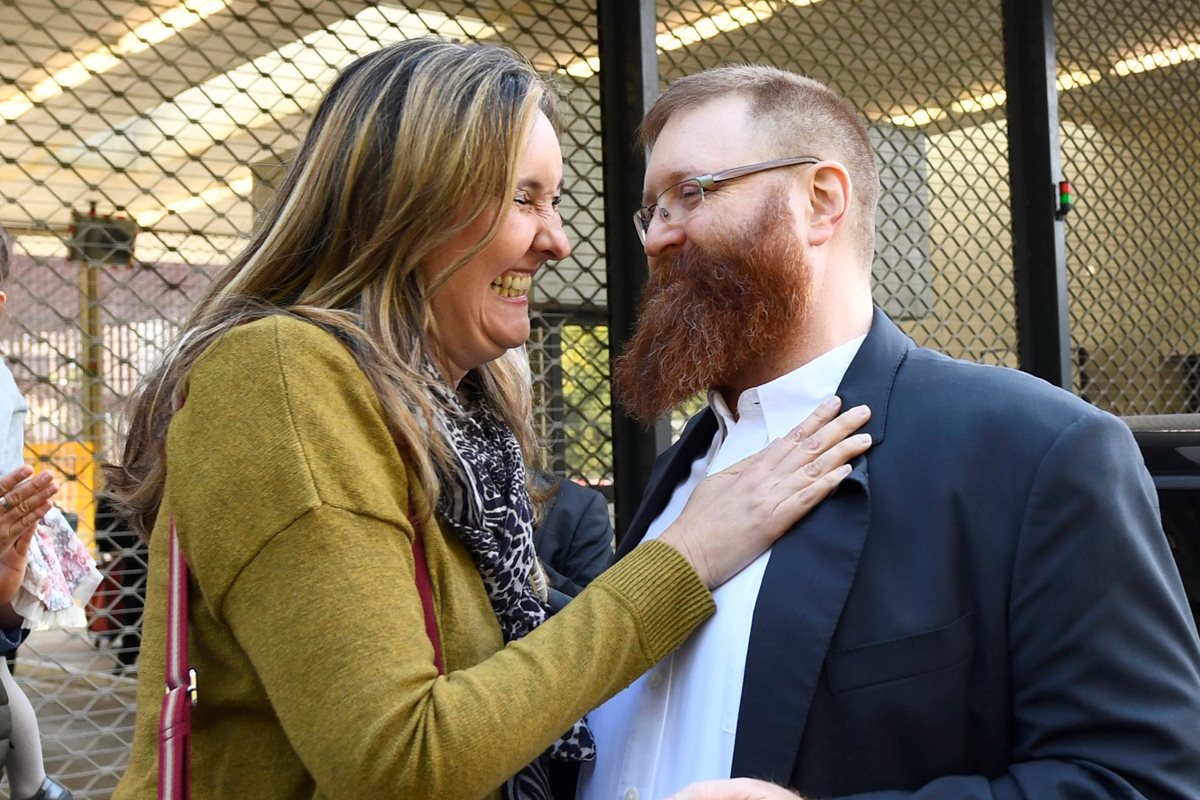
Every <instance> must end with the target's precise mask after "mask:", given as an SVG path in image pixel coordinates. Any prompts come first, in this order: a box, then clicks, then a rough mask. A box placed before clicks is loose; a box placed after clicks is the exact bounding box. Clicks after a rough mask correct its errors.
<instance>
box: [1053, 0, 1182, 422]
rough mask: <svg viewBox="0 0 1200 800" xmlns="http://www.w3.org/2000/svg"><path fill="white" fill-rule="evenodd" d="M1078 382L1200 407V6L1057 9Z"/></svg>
mask: <svg viewBox="0 0 1200 800" xmlns="http://www.w3.org/2000/svg"><path fill="white" fill-rule="evenodd" d="M1055 25H1056V27H1057V30H1058V62H1059V70H1060V74H1062V75H1066V76H1072V77H1071V78H1070V80H1069V83H1068V84H1067V86H1065V87H1064V86H1062V85H1061V83H1060V88H1062V89H1064V90H1063V91H1061V92H1060V96H1059V108H1060V110H1061V115H1060V116H1061V123H1060V128H1061V136H1062V145H1063V172H1064V174H1065V176H1066V177H1067V178H1069V179H1070V180H1071V181H1072V183H1073V186H1074V189H1075V195H1076V204H1075V205H1076V208H1075V210H1074V211H1072V213H1071V216H1070V217H1069V218H1068V221H1067V266H1068V268H1069V270H1070V283H1069V288H1070V320H1071V326H1070V330H1071V346H1072V348H1073V350H1074V356H1075V364H1076V375H1075V388H1076V391H1078V392H1079V393H1080V394H1081V395H1083V396H1084V397H1086V398H1087V399H1088V400H1090V401H1091V402H1093V403H1096V404H1097V405H1099V406H1101V407H1102V408H1105V409H1108V410H1110V411H1113V412H1114V413H1118V414H1162V413H1182V412H1197V411H1200V269H1197V253H1200V226H1198V225H1197V224H1196V209H1197V208H1198V207H1200V127H1198V126H1197V125H1196V120H1197V118H1200V61H1198V59H1200V5H1198V4H1196V3H1174V2H1164V1H1163V0H1131V2H1113V1H1112V0H1088V2H1079V1H1078V0H1060V2H1058V3H1056V5H1055Z"/></svg>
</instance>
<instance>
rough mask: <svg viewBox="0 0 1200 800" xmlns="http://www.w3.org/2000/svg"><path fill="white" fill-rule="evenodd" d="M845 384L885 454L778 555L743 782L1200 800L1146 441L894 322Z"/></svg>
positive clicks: (806, 788) (762, 610)
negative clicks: (1143, 447) (922, 344)
mask: <svg viewBox="0 0 1200 800" xmlns="http://www.w3.org/2000/svg"><path fill="white" fill-rule="evenodd" d="M838 393H839V395H840V396H841V397H842V399H843V401H844V407H845V408H849V407H851V406H853V405H856V404H859V403H866V404H868V405H869V406H870V407H871V409H872V412H873V416H872V418H871V421H870V423H869V424H868V426H867V428H866V430H867V431H869V432H870V433H871V435H872V436H873V439H874V446H873V447H872V449H871V450H870V451H869V452H868V453H867V454H866V455H865V456H864V457H862V458H860V459H858V460H857V461H856V462H855V464H854V471H853V472H852V473H851V475H850V476H849V477H848V478H847V479H846V481H845V482H844V483H843V484H842V486H841V487H839V489H838V491H837V492H836V493H835V495H834V496H833V497H831V498H830V499H828V500H827V501H826V502H825V503H823V504H822V505H820V506H819V507H818V508H817V509H815V510H814V511H813V512H812V513H811V514H810V515H809V516H808V517H807V518H806V519H804V520H802V521H801V522H800V523H799V524H797V525H796V526H795V527H794V528H793V529H792V530H791V531H790V532H788V533H787V534H786V535H785V536H784V537H783V538H782V539H781V540H780V541H779V542H778V543H777V544H776V545H775V548H774V550H773V552H772V555H771V559H770V562H769V564H768V566H767V570H766V573H765V575H764V577H763V582H762V588H761V589H760V591H759V596H758V602H757V606H756V608H755V611H754V617H753V620H752V624H751V635H750V647H749V653H748V656H747V663H746V673H745V686H744V689H743V692H742V700H741V711H740V715H739V718H738V729H737V741H736V745H735V750H734V756H733V775H734V776H753V777H760V778H765V779H768V780H772V781H775V782H778V783H782V784H787V785H790V786H792V787H794V788H796V789H798V790H800V792H801V793H802V794H803V795H804V796H805V797H811V798H826V797H833V796H838V797H843V796H855V797H858V796H860V795H861V796H862V797H863V798H871V800H891V799H892V798H907V797H916V798H928V799H930V800H932V799H933V798H945V800H964V799H965V798H1012V799H1013V800H1016V798H1030V799H1033V798H1036V799H1037V800H1041V799H1042V798H1067V797H1069V798H1100V797H1121V798H1127V797H1147V798H1167V797H1169V798H1180V799H1181V800H1182V799H1183V798H1188V799H1189V800H1195V799H1196V798H1200V644H1198V642H1197V636H1196V628H1195V623H1194V622H1193V621H1192V619H1191V616H1190V612H1189V610H1188V606H1187V601H1186V599H1185V597H1184V593H1183V589H1182V587H1181V585H1180V581H1179V576H1178V572H1177V570H1176V567H1175V564H1174V563H1173V561H1172V558H1171V554H1170V551H1169V549H1168V547H1167V544H1166V541H1165V537H1164V535H1163V533H1162V529H1161V526H1160V524H1159V521H1158V517H1157V501H1156V497H1155V492H1154V487H1153V485H1152V483H1151V481H1150V477H1149V475H1148V474H1147V472H1146V470H1145V468H1144V466H1143V464H1142V461H1141V457H1140V455H1139V453H1138V450H1137V449H1136V446H1135V444H1134V442H1133V438H1132V436H1131V434H1130V432H1129V431H1128V430H1127V429H1126V427H1125V426H1124V425H1123V424H1122V423H1121V422H1120V421H1119V420H1117V419H1116V418H1114V417H1112V416H1110V415H1108V414H1105V413H1103V412H1100V411H1098V410H1096V409H1095V408H1093V407H1091V406H1089V405H1087V404H1086V403H1084V402H1082V401H1080V400H1078V399H1076V398H1074V397H1072V396H1071V395H1069V394H1068V393H1066V392H1063V391H1061V390H1059V389H1056V388H1053V387H1051V386H1049V385H1048V384H1046V383H1044V382H1042V381H1040V380H1037V379H1034V378H1032V377H1030V376H1028V375H1024V374H1022V373H1019V372H1016V371H1014V370H1007V369H1000V368H995V367H985V366H980V365H975V364H968V363H964V362H961V361H955V360H952V359H950V358H947V357H945V356H942V355H940V354H937V353H934V352H932V351H929V350H924V349H919V348H917V347H916V346H915V345H914V344H913V343H912V341H911V340H909V339H908V338H907V337H906V336H904V335H903V334H902V333H901V332H900V331H899V329H897V328H896V327H895V326H894V325H893V324H892V322H891V321H890V320H888V319H887V318H886V317H885V316H884V315H883V314H882V312H879V311H878V310H877V311H876V313H875V319H874V322H873V324H872V327H871V331H870V334H869V335H868V336H867V338H866V340H865V342H864V343H863V345H862V347H861V349H860V351H859V353H858V355H857V357H856V358H855V359H854V361H853V363H852V364H851V365H850V368H849V370H848V371H847V373H846V376H845V378H844V380H843V381H842V385H841V387H840V389H839V392H838ZM715 430H716V422H715V419H714V418H713V416H712V413H711V412H709V411H705V412H704V413H702V414H700V415H699V416H698V417H697V418H696V419H694V420H693V421H692V422H691V423H689V427H688V428H687V430H686V431H685V432H684V434H683V437H682V438H681V440H680V441H679V442H678V443H677V444H676V446H675V447H673V448H672V449H671V450H669V451H667V452H666V453H664V454H663V455H662V456H661V457H660V459H659V461H658V462H657V463H656V465H655V470H654V472H653V474H652V476H651V480H650V485H649V487H648V490H647V495H646V498H645V500H644V501H643V506H642V508H641V509H640V511H639V513H638V514H637V515H636V516H635V517H634V520H633V521H632V523H631V527H630V532H629V535H627V536H626V537H625V539H624V541H622V544H621V548H620V551H621V552H626V551H627V550H628V549H629V548H630V547H632V546H633V545H634V544H636V542H637V541H639V540H640V539H641V537H642V536H643V535H644V534H645V531H646V527H647V525H648V524H649V523H650V521H651V520H652V519H653V518H654V517H655V516H656V515H657V514H658V513H659V511H660V510H661V509H662V507H663V506H664V505H665V503H666V502H667V500H668V498H669V497H670V495H671V492H672V491H673V490H674V488H675V486H676V485H678V483H679V482H680V481H681V480H682V479H683V478H684V477H685V476H686V475H687V472H688V468H689V466H690V464H691V462H692V461H693V460H694V459H695V458H696V457H697V456H698V455H700V454H702V453H703V452H704V450H705V449H706V448H707V447H708V446H709V445H710V444H711V442H712V436H713V433H714V432H715ZM601 757H603V756H601Z"/></svg>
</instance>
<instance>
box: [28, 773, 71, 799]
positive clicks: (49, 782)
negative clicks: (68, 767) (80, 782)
mask: <svg viewBox="0 0 1200 800" xmlns="http://www.w3.org/2000/svg"><path fill="white" fill-rule="evenodd" d="M29 800H73V798H72V795H71V790H70V789H68V788H67V787H65V786H63V785H62V784H61V783H59V782H58V781H56V780H54V779H53V778H46V780H44V781H42V785H41V786H40V787H39V788H38V790H37V791H36V792H35V793H34V795H33V797H31V798H29Z"/></svg>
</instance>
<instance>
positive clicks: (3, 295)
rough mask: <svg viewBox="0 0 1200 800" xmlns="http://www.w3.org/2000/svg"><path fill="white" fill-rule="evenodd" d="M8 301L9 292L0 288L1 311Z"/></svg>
mask: <svg viewBox="0 0 1200 800" xmlns="http://www.w3.org/2000/svg"><path fill="white" fill-rule="evenodd" d="M7 302H8V292H6V291H4V290H3V289H0V311H3V310H4V304H5V303H7Z"/></svg>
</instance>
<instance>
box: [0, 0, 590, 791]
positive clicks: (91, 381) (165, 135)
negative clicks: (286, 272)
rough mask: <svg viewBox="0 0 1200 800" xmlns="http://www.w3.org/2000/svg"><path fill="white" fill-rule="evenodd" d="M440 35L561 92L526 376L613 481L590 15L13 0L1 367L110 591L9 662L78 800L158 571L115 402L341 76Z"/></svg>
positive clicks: (582, 10) (584, 461)
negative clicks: (9, 250) (520, 64)
mask: <svg viewBox="0 0 1200 800" xmlns="http://www.w3.org/2000/svg"><path fill="white" fill-rule="evenodd" d="M430 33H435V34H439V35H441V36H445V37H450V38H454V39H460V40H467V39H474V40H480V41H490V42H498V43H504V44H507V45H510V46H512V47H514V48H515V49H517V50H519V51H520V52H522V53H524V54H525V55H527V56H528V57H529V58H531V59H532V60H533V61H534V63H535V65H536V66H537V67H538V68H539V69H540V70H542V71H544V72H546V73H557V75H558V80H559V84H560V87H561V90H562V95H563V96H562V111H563V114H562V117H563V130H562V132H561V141H562V145H563V150H564V155H565V159H566V165H567V166H566V176H565V183H566V198H565V202H564V205H563V214H564V218H565V221H566V226H567V229H568V235H569V237H570V239H571V240H572V242H573V244H574V253H573V255H572V256H571V257H570V258H569V259H566V260H564V261H563V262H561V263H559V264H552V265H549V266H548V267H547V268H546V269H544V270H543V271H542V272H541V273H540V274H539V277H538V280H537V281H536V283H535V287H534V289H533V307H534V310H535V314H534V316H535V328H536V330H537V335H536V336H535V337H534V339H533V341H532V342H531V348H530V350H531V353H530V357H531V362H532V363H533V366H534V371H535V376H536V378H537V379H538V380H539V393H540V396H541V398H542V400H543V406H544V410H543V411H542V412H541V416H540V419H541V420H542V428H543V433H544V434H545V435H546V437H547V440H548V442H549V446H550V449H551V451H552V453H553V455H554V461H553V464H554V466H555V467H556V468H557V469H558V470H559V471H560V472H562V473H564V474H566V475H568V476H569V477H573V478H576V479H583V480H586V481H588V482H591V483H596V484H604V483H606V482H607V481H609V480H610V478H611V474H612V464H611V449H610V448H609V447H608V446H607V434H606V431H607V430H608V428H609V426H608V421H607V417H608V402H609V401H608V395H607V356H606V352H607V334H606V331H605V327H604V325H603V318H604V316H603V311H604V309H605V305H606V297H605V289H604V254H603V241H604V239H603V235H602V232H601V228H602V225H603V212H602V204H601V202H600V195H601V191H602V187H601V178H600V175H601V169H600V166H601V164H600V143H599V134H598V131H599V125H600V120H599V83H598V78H597V75H596V71H597V61H596V57H597V44H596V36H597V31H596V20H595V10H594V8H593V4H592V3H591V2H588V1H587V0H557V1H556V2H550V1H549V0H535V1H534V2H524V1H518V0H479V1H478V2H461V1H460V0H425V1H423V2H386V3H375V2H356V1H353V0H330V1H329V2H324V1H321V0H318V1H317V2H301V0H270V2H268V1H267V0H79V2H73V3H60V2H57V0H20V2H14V0H0V45H2V47H0V186H2V197H3V202H2V204H0V223H2V224H3V225H4V226H5V227H6V228H7V229H8V230H9V231H10V232H11V233H12V234H13V235H14V236H15V251H16V254H15V263H14V264H13V268H12V274H11V276H10V278H9V280H8V281H7V283H6V285H5V286H4V287H3V288H4V289H5V290H6V291H7V292H8V295H9V301H8V313H7V317H8V319H7V320H6V326H5V330H4V332H3V333H2V334H0V350H2V351H3V353H4V354H5V356H6V358H7V359H8V363H9V365H10V366H11V368H12V370H13V372H14V374H15V377H16V379H17V382H18V385H19V387H20V388H21V390H22V391H23V393H24V394H25V396H26V397H27V398H28V400H29V404H30V412H29V415H28V423H29V424H28V430H27V434H26V449H27V452H26V457H27V460H40V461H41V462H42V465H43V466H44V468H49V469H52V470H54V471H55V472H56V473H58V475H59V477H60V478H61V479H62V481H61V482H62V483H63V485H64V489H63V491H62V492H61V493H60V495H59V498H58V500H59V502H60V505H62V506H63V507H64V509H65V510H67V511H68V512H69V514H70V516H72V517H73V518H74V519H75V520H76V524H77V527H78V530H79V533H80V534H81V536H82V537H83V538H84V539H85V541H87V542H88V543H89V544H91V545H92V546H93V547H94V548H95V552H96V554H97V556H98V559H99V560H100V562H101V567H102V571H103V572H104V574H105V576H106V579H105V583H104V584H103V585H102V586H101V588H100V590H99V591H98V592H97V593H96V595H95V597H94V598H93V599H92V602H91V604H90V606H89V608H88V619H89V626H88V628H87V629H86V630H72V631H65V632H64V631H48V632H35V633H34V634H33V635H32V637H31V638H30V640H29V641H28V642H26V644H25V645H23V646H22V647H21V649H20V652H19V656H18V664H17V666H16V673H17V676H18V680H19V681H21V682H22V684H23V685H24V687H25V689H26V691H27V692H28V694H29V695H30V697H31V699H32V700H33V703H34V707H35V709H36V711H37V714H38V717H39V719H40V720H41V724H42V728H43V741H44V743H45V750H46V766H47V771H48V772H49V773H50V774H51V775H54V776H57V777H58V778H59V779H61V780H62V781H63V782H64V783H65V784H66V785H67V786H68V787H69V788H71V789H72V790H73V791H74V792H75V796H76V797H77V798H104V797H108V796H109V795H110V793H111V790H112V788H113V787H114V786H115V783H116V780H117V778H118V776H119V774H120V772H121V770H122V769H123V766H124V762H125V758H126V751H127V747H128V741H129V738H130V735H131V733H132V725H133V687H134V675H135V672H136V653H137V646H138V642H139V633H140V631H139V626H140V618H141V608H142V603H143V598H144V581H145V560H146V559H145V551H144V549H143V548H142V547H141V546H139V545H138V543H137V542H136V541H135V539H134V538H133V537H132V536H131V535H130V534H129V533H128V531H127V530H125V528H124V526H123V525H121V524H120V522H119V520H116V519H115V517H113V515H112V514H111V513H110V510H109V509H108V507H107V503H106V502H105V499H104V496H103V493H102V492H99V491H98V490H99V489H100V487H99V486H98V484H97V475H98V473H97V469H96V465H97V464H98V463H99V462H100V461H101V460H103V459H104V458H106V457H110V456H111V455H112V454H113V447H114V444H115V442H116V440H117V437H118V435H119V433H118V431H119V428H120V401H121V400H122V399H123V398H124V397H125V396H127V395H128V393H129V392H130V390H131V388H132V387H133V385H134V384H135V383H136V381H137V379H138V377H139V376H140V375H141V374H142V373H143V372H144V371H145V370H146V369H147V367H148V366H149V365H150V364H151V363H153V361H154V360H155V359H156V358H157V357H158V356H159V355H160V353H161V352H162V349H163V348H164V346H165V345H166V344H167V343H168V342H169V341H170V339H171V337H172V335H173V333H174V331H175V330H177V327H178V325H179V323H180V322H181V320H182V319H183V318H184V316H185V314H186V312H187V310H188V309H189V308H190V306H191V305H192V303H193V302H194V301H195V299H196V298H197V297H198V294H199V292H200V291H202V290H203V288H204V286H205V285H206V284H207V283H208V282H209V281H210V280H211V279H212V277H213V276H214V275H215V274H216V273H217V271H219V270H220V269H221V268H222V267H223V266H225V265H226V264H228V263H229V260H230V259H231V258H232V257H233V256H234V255H236V254H237V253H238V252H239V251H240V249H241V248H242V247H243V246H244V244H245V241H246V235H247V234H248V233H249V232H250V231H251V229H252V227H253V224H254V212H255V209H256V208H258V207H261V206H262V204H263V203H264V201H265V200H266V199H267V198H268V197H269V195H270V192H271V190H272V184H273V182H274V181H275V180H276V179H277V178H278V177H279V175H280V174H281V172H282V169H283V165H284V164H285V163H286V162H287V159H288V158H289V157H290V155H291V153H292V152H293V151H294V150H295V148H296V147H297V145H298V142H299V138H298V137H299V132H301V131H303V130H304V128H305V125H306V121H307V119H308V118H309V116H310V114H311V112H312V111H313V110H314V106H315V104H316V102H317V100H318V99H319V97H320V95H321V93H322V91H323V90H324V88H325V87H326V86H327V85H328V84H329V83H330V82H331V80H332V78H333V76H334V75H335V74H336V72H337V71H338V69H339V68H341V67H342V66H344V65H346V64H347V63H348V62H350V61H351V60H353V59H354V58H355V57H357V56H360V55H363V54H366V53H368V52H371V51H373V50H376V49H378V48H380V47H382V46H385V45H387V44H389V43H392V42H397V41H400V40H403V39H406V38H411V37H414V36H419V35H425V34H430ZM601 386H603V387H604V388H603V389H602V388H601Z"/></svg>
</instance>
